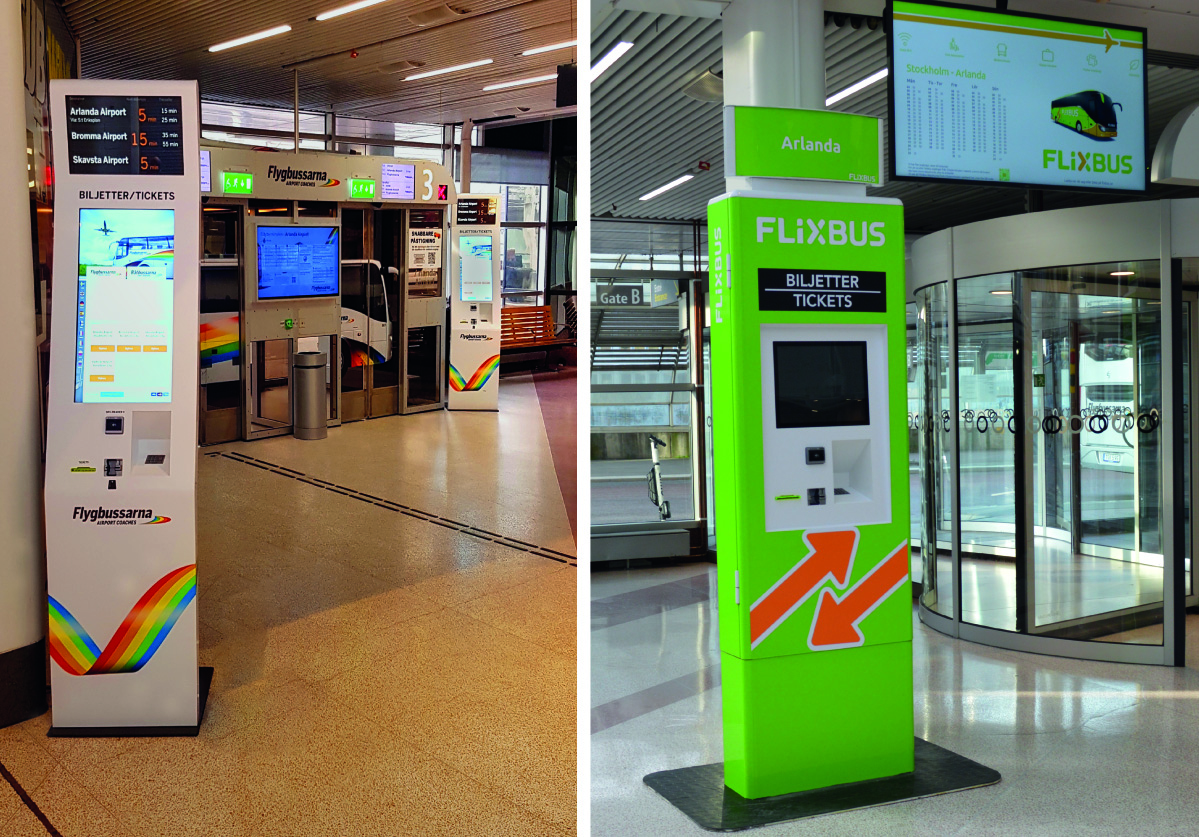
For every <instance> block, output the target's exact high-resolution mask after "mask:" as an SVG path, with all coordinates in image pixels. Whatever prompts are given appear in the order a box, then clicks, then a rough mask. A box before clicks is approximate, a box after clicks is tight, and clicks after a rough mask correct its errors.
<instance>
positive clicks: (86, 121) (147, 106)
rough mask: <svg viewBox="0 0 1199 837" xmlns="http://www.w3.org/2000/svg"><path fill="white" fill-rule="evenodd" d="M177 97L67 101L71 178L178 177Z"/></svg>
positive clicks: (75, 98) (180, 136) (180, 154)
mask: <svg viewBox="0 0 1199 837" xmlns="http://www.w3.org/2000/svg"><path fill="white" fill-rule="evenodd" d="M182 120H183V99H182V97H180V96H67V126H66V128H67V152H68V156H69V157H70V161H69V162H70V171H71V174H168V175H181V174H183V121H182Z"/></svg>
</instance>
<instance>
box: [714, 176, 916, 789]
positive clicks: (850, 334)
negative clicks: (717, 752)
mask: <svg viewBox="0 0 1199 837" xmlns="http://www.w3.org/2000/svg"><path fill="white" fill-rule="evenodd" d="M708 225H709V231H710V232H709V235H710V241H709V261H710V277H711V326H712V393H713V395H712V401H713V406H712V412H713V429H712V440H713V450H714V458H715V488H716V513H717V515H718V516H719V520H720V560H719V585H720V644H721V661H722V669H723V671H722V682H723V699H724V747H725V763H724V764H725V783H726V785H727V786H728V787H729V788H731V789H732V790H734V791H736V792H737V793H739V794H741V795H742V796H743V797H746V798H749V799H756V798H761V797H766V796H775V795H779V794H784V793H791V792H795V791H802V790H808V789H812V788H821V787H828V786H830V785H837V784H842V783H845V782H856V781H862V780H866V779H873V778H879V777H883V776H893V775H896V774H900V773H907V772H911V771H912V770H913V748H914V740H913V735H914V730H913V716H912V647H911V641H912V601H911V591H910V583H909V576H908V535H909V516H908V442H907V422H906V404H907V393H906V381H907V352H906V343H905V337H906V325H905V309H904V233H903V208H902V206H900V205H899V204H898V203H897V202H889V201H886V200H869V199H862V201H861V202H849V201H839V200H827V199H813V200H802V199H799V200H797V199H783V198H771V197H756V196H746V195H737V194H733V195H728V196H724V197H722V198H719V199H717V200H715V201H713V202H712V204H711V205H710V206H709V210H708Z"/></svg>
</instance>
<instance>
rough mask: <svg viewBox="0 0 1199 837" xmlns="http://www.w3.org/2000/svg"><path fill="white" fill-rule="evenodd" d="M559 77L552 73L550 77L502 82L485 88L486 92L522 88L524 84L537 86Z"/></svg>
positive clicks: (534, 77)
mask: <svg viewBox="0 0 1199 837" xmlns="http://www.w3.org/2000/svg"><path fill="white" fill-rule="evenodd" d="M557 77H558V74H557V73H550V74H549V75H548V76H533V77H532V78H522V79H518V80H517V81H501V82H500V83H499V84H489V85H487V86H486V87H484V88H483V89H484V90H503V89H504V88H505V87H520V86H521V85H522V84H537V83H538V82H542V81H553V80H554V79H556V78H557Z"/></svg>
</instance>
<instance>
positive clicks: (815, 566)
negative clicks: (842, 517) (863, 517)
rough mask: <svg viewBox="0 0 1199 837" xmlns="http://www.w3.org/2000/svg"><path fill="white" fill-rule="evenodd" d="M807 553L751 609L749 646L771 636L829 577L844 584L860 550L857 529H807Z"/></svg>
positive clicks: (805, 536)
mask: <svg viewBox="0 0 1199 837" xmlns="http://www.w3.org/2000/svg"><path fill="white" fill-rule="evenodd" d="M803 540H804V543H805V544H806V545H807V547H808V554H807V555H806V556H805V557H804V559H803V560H802V561H800V562H799V563H798V564H796V565H795V566H794V567H792V568H791V569H790V571H788V572H787V574H786V575H784V576H783V577H782V578H781V579H779V580H778V582H777V583H776V584H775V585H774V586H773V587H771V588H770V589H769V590H767V591H766V592H765V593H764V594H763V595H762V597H761V598H760V599H758V600H757V601H756V602H754V603H753V604H752V605H750V608H749V640H750V646H749V647H750V648H757V647H758V643H759V642H761V641H762V640H764V639H766V637H768V636H770V633H771V632H772V631H773V630H774V629H775V628H777V627H778V626H779V625H781V624H782V623H783V622H785V621H786V620H787V617H788V616H790V615H791V614H792V613H794V612H795V611H796V609H797V608H798V607H799V606H800V605H801V604H803V603H804V602H805V601H807V599H808V597H809V596H811V595H812V594H813V593H815V592H816V588H817V587H819V586H820V585H821V584H823V583H824V580H825V579H826V578H832V579H833V580H834V582H836V584H837V585H838V586H841V587H844V586H845V583H846V581H848V579H849V570H850V568H851V567H853V556H854V553H855V552H857V550H858V530H857V529H850V530H849V531H846V532H807V533H805V534H804V538H803Z"/></svg>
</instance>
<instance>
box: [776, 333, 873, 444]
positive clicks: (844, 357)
mask: <svg viewBox="0 0 1199 837" xmlns="http://www.w3.org/2000/svg"><path fill="white" fill-rule="evenodd" d="M774 419H775V425H776V426H777V427H781V428H785V427H846V426H854V425H864V424H870V397H869V391H868V388H867V378H866V343H865V342H864V341H847V342H831V341H819V342H817V341H813V342H786V343H784V342H778V343H775V344H774Z"/></svg>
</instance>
